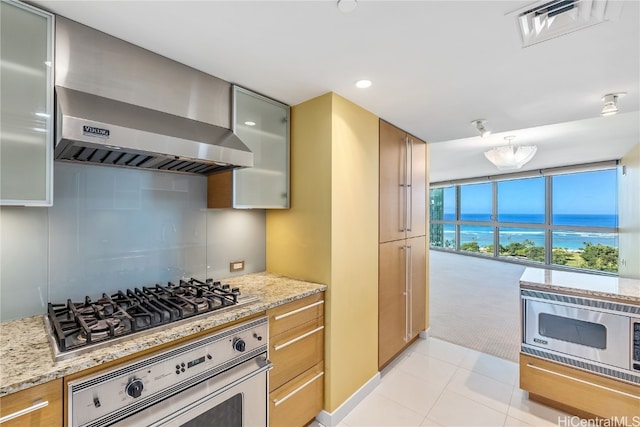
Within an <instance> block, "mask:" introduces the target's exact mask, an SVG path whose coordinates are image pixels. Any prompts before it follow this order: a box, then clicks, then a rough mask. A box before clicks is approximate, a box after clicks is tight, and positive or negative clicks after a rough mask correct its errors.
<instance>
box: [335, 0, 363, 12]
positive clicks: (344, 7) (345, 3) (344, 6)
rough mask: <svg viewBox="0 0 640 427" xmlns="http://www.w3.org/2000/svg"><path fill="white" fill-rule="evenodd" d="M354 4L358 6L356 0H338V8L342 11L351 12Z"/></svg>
mask: <svg viewBox="0 0 640 427" xmlns="http://www.w3.org/2000/svg"><path fill="white" fill-rule="evenodd" d="M356 6H358V1H357V0H338V9H340V12H342V13H349V12H353V11H354V10H355V8H356Z"/></svg>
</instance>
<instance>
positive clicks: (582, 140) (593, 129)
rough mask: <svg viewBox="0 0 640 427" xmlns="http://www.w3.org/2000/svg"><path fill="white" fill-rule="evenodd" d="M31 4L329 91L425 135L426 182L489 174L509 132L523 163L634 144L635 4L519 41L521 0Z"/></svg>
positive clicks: (195, 63) (638, 82) (187, 60)
mask: <svg viewBox="0 0 640 427" xmlns="http://www.w3.org/2000/svg"><path fill="white" fill-rule="evenodd" d="M613 1H620V0H613ZM32 3H34V4H36V5H38V6H40V7H43V8H45V9H48V10H50V11H52V12H54V13H57V14H60V15H63V16H66V17H68V18H70V19H73V20H76V21H78V22H81V23H83V24H86V25H89V26H91V27H94V28H96V29H99V30H102V31H105V32H107V33H109V34H112V35H114V36H116V37H120V38H122V39H124V40H127V41H130V42H132V43H134V44H137V45H139V46H142V47H145V48H147V49H149V50H152V51H154V52H157V53H159V54H161V55H164V56H167V57H169V58H172V59H175V60H177V61H179V62H182V63H184V64H187V65H190V66H192V67H194V68H197V69H200V70H202V71H204V72H207V73H209V74H212V75H215V76H217V77H220V78H222V79H224V80H227V81H230V82H232V83H236V84H239V85H241V86H244V87H246V88H249V89H252V90H254V91H257V92H260V93H262V94H264V95H267V96H270V97H272V98H275V99H277V100H279V101H282V102H285V103H287V104H290V105H296V104H298V103H301V102H303V101H306V100H308V99H311V98H313V97H316V96H319V95H322V94H324V93H326V92H329V91H332V92H335V93H338V94H339V95H341V96H343V97H345V98H347V99H349V100H351V101H353V102H355V103H356V104H358V105H360V106H362V107H364V108H366V109H368V110H369V111H371V112H373V113H374V114H376V115H378V116H380V117H382V118H384V119H386V120H387V121H389V122H391V123H394V124H396V125H397V126H399V127H401V128H403V129H405V130H406V131H408V132H410V133H412V134H414V135H415V136H417V137H419V138H422V139H424V140H426V141H428V142H429V143H430V144H431V181H434V182H435V181H444V180H450V179H458V178H468V177H476V176H485V175H495V174H497V173H499V171H497V169H496V168H495V167H494V166H493V165H491V164H490V163H489V162H488V161H487V160H486V159H485V158H484V156H483V154H482V152H483V151H485V150H486V149H487V148H489V147H492V146H498V145H505V144H506V143H505V141H504V140H503V137H504V136H507V135H515V136H516V139H515V140H514V143H515V144H519V143H522V144H524V143H526V144H536V145H537V146H538V153H537V154H536V157H534V159H533V160H532V161H531V162H530V163H528V164H527V165H525V167H524V168H523V170H530V169H538V168H546V167H554V166H561V165H568V164H579V163H589V162H595V161H602V160H612V159H619V158H620V157H622V156H623V155H624V154H626V153H627V152H628V151H629V150H630V149H631V148H632V147H633V146H634V145H635V144H637V143H638V142H639V141H640V107H639V106H640V100H639V92H640V87H639V86H640V2H638V1H635V0H628V1H624V2H623V7H622V10H621V12H620V13H619V16H618V17H616V18H615V19H614V20H610V21H607V22H604V23H601V24H597V25H595V26H591V27H588V28H586V29H582V30H578V31H576V32H573V33H570V34H567V35H563V36H560V37H557V38H554V39H551V40H549V41H546V42H542V43H539V44H535V45H533V46H530V47H527V48H523V47H521V46H522V45H521V38H520V34H519V32H518V26H517V23H516V18H515V14H514V13H513V12H514V11H520V10H522V9H523V8H525V7H527V6H529V5H531V4H533V2H531V1H528V0H527V1H479V0H476V1H451V0H448V1H447V0H442V1H435V0H433V1H393V0H387V1H375V0H359V1H358V6H357V8H356V9H355V10H354V11H353V12H351V13H348V14H345V13H342V12H341V11H339V10H338V8H337V7H336V2H335V1H334V0H320V1H303V0H297V1H294V0H291V1H268V0H262V1H152V0H147V1H102V0H100V1H98V0H95V1H88V0H85V1H46V0H42V1H33V2H32ZM541 3H544V2H543V1H541V2H535V4H541ZM362 78H367V79H371V80H372V81H373V86H372V87H371V88H369V89H366V90H363V89H357V88H355V86H354V82H355V81H356V80H358V79H362ZM611 92H627V95H626V96H625V97H624V98H622V99H621V100H620V101H619V102H618V107H619V108H620V111H621V114H618V115H617V116H613V117H600V116H599V111H600V109H601V107H602V101H601V98H602V96H603V95H605V94H607V93H611ZM474 119H486V120H487V125H486V126H487V127H488V128H489V129H491V130H492V131H493V132H494V133H493V135H492V136H491V137H489V138H484V139H481V138H480V137H479V136H478V133H477V131H476V130H475V128H474V127H473V126H472V125H471V124H470V122H471V121H472V120H474Z"/></svg>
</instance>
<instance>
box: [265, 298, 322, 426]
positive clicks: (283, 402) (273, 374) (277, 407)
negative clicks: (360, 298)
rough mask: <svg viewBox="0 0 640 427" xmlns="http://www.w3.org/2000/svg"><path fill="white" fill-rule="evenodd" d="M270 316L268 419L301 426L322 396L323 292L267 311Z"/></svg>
mask: <svg viewBox="0 0 640 427" xmlns="http://www.w3.org/2000/svg"><path fill="white" fill-rule="evenodd" d="M267 315H268V316H269V359H270V360H271V362H272V363H273V369H272V370H271V371H269V407H270V411H269V420H270V425H271V426H272V427H279V426H283V427H302V426H304V425H306V424H307V423H309V422H310V421H311V420H312V419H313V418H314V417H315V416H316V415H317V414H318V412H320V411H321V410H322V406H323V399H324V392H323V391H324V294H323V293H318V294H314V295H311V296H308V297H305V298H302V299H300V300H297V301H294V302H291V303H288V304H285V305H282V306H280V307H276V308H274V309H271V310H269V311H267Z"/></svg>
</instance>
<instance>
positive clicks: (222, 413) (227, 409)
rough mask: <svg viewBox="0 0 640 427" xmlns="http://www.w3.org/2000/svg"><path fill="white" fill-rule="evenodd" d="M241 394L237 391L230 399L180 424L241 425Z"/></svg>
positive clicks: (190, 426) (192, 426)
mask: <svg viewBox="0 0 640 427" xmlns="http://www.w3.org/2000/svg"><path fill="white" fill-rule="evenodd" d="M243 425H244V424H242V394H241V393H238V394H236V395H235V396H233V397H231V398H230V399H227V400H225V401H224V402H222V403H220V404H218V406H216V407H215V408H212V409H209V410H208V411H207V412H205V413H203V414H200V415H198V416H197V417H196V418H194V419H192V420H190V421H188V422H186V423H185V424H182V426H181V427H211V426H224V427H242V426H243Z"/></svg>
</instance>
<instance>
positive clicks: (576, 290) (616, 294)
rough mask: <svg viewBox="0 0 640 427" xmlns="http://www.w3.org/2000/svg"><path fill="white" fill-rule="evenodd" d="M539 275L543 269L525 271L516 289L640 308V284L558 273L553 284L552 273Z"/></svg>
mask: <svg viewBox="0 0 640 427" xmlns="http://www.w3.org/2000/svg"><path fill="white" fill-rule="evenodd" d="M542 271H543V269H538V268H527V269H526V270H525V272H524V273H523V275H522V277H521V278H520V286H521V287H525V288H530V289H536V290H541V291H552V292H553V291H555V292H560V293H568V294H572V295H576V296H584V297H592V298H604V299H607V300H613V301H618V302H621V303H629V304H632V305H640V280H637V279H621V278H618V277H611V276H598V275H593V274H585V273H567V272H562V273H561V276H560V279H559V280H557V281H556V280H555V278H554V275H553V273H552V274H551V275H550V276H549V275H548V274H549V273H548V270H547V273H542ZM556 274H557V273H556ZM598 281H601V282H602V286H601V287H600V286H598ZM583 284H584V286H582V285H583Z"/></svg>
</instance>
